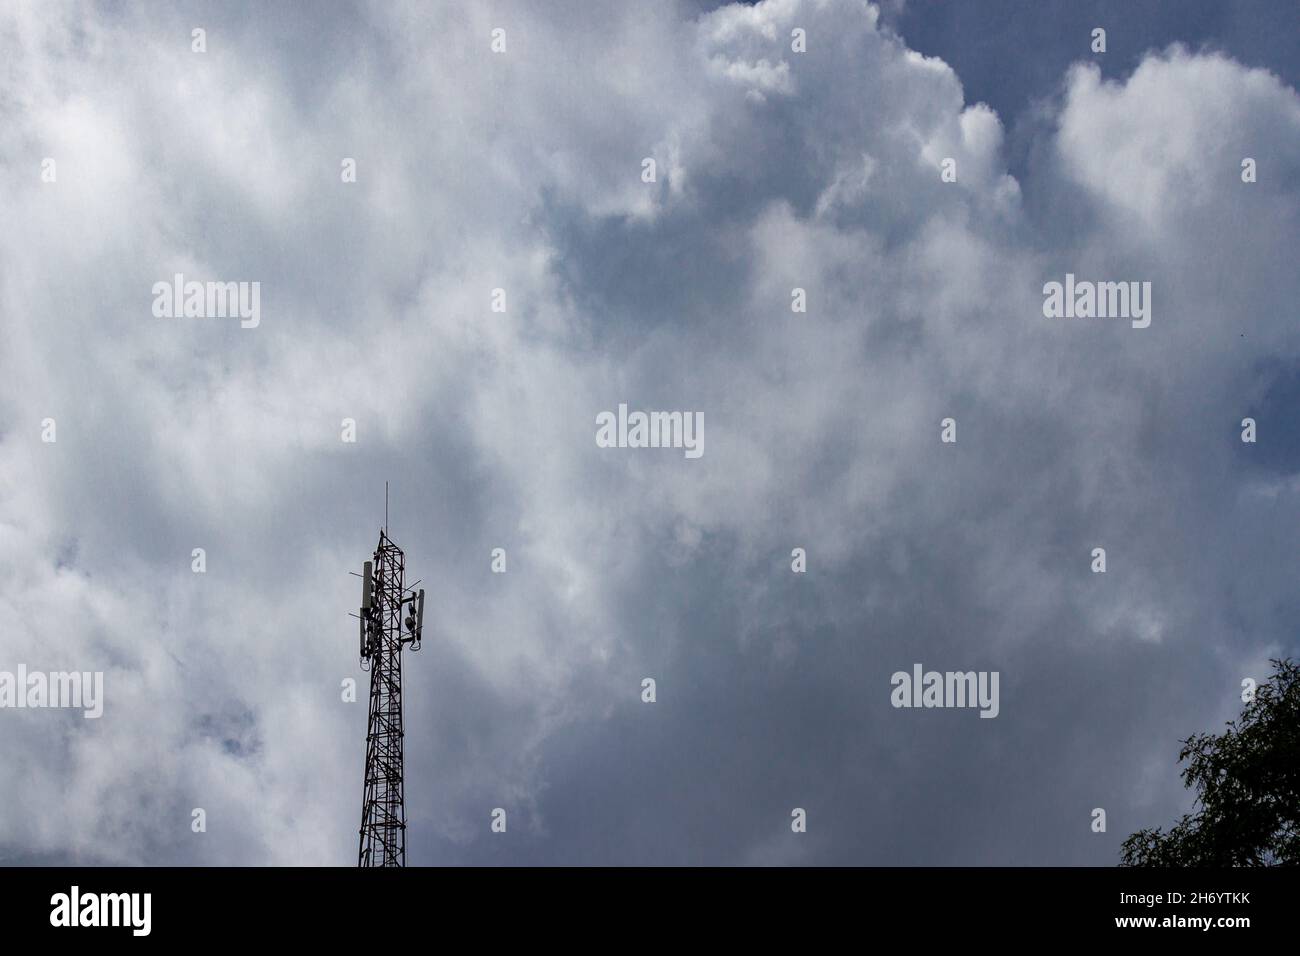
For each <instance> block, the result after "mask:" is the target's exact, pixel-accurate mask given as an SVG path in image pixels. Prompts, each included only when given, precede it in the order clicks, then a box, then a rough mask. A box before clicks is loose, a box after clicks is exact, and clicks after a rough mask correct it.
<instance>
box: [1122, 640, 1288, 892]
mask: <svg viewBox="0 0 1300 956" xmlns="http://www.w3.org/2000/svg"><path fill="white" fill-rule="evenodd" d="M1271 663H1272V664H1273V668H1274V671H1273V675H1272V676H1271V677H1270V678H1269V679H1268V680H1267V681H1266V682H1265V683H1263V684H1261V685H1260V686H1259V687H1257V688H1256V690H1255V697H1254V699H1253V700H1252V701H1250V702H1249V703H1247V704H1246V706H1245V707H1244V708H1243V710H1242V713H1241V717H1240V718H1239V719H1238V720H1236V721H1231V722H1229V723H1228V725H1227V729H1226V730H1225V731H1224V732H1223V733H1222V734H1218V735H1213V734H1196V735H1194V736H1192V737H1189V738H1188V739H1187V740H1185V741H1183V749H1182V751H1181V752H1180V753H1179V754H1178V761H1179V763H1185V764H1186V766H1185V767H1184V768H1183V774H1182V776H1183V784H1184V786H1186V787H1187V788H1188V789H1192V788H1195V790H1196V803H1195V809H1194V812H1193V813H1190V814H1187V815H1184V816H1183V818H1182V819H1181V820H1179V821H1178V822H1177V823H1176V824H1174V825H1173V826H1172V827H1170V828H1169V830H1168V831H1162V830H1159V829H1156V830H1139V831H1138V832H1137V833H1134V834H1133V835H1132V836H1130V837H1129V838H1128V839H1127V840H1125V841H1124V845H1123V847H1122V848H1121V850H1120V854H1121V862H1122V865H1124V866H1171V867H1185V866H1296V865H1300V664H1297V663H1296V662H1295V661H1292V660H1274V661H1272V662H1271Z"/></svg>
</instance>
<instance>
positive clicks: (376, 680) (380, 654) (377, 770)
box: [357, 490, 424, 866]
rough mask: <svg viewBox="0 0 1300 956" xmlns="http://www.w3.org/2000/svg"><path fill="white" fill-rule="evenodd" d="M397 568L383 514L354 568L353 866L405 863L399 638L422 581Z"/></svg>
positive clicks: (402, 562)
mask: <svg viewBox="0 0 1300 956" xmlns="http://www.w3.org/2000/svg"><path fill="white" fill-rule="evenodd" d="M385 498H387V491H386V490H385ZM386 510H387V501H385V511H386ZM405 575H406V556H405V555H404V554H403V553H402V549H401V548H399V547H398V546H397V545H396V544H394V543H393V540H392V539H391V538H389V537H388V521H387V515H385V519H384V527H383V529H381V530H380V532H379V546H378V547H377V548H375V554H374V558H373V560H372V561H367V562H365V564H364V565H362V573H361V578H362V585H361V613H360V615H359V617H360V619H361V627H360V631H361V669H362V670H366V669H367V668H369V670H370V717H369V722H368V723H367V727H366V782H365V790H364V794H363V797H362V805H361V842H360V845H359V847H358V849H357V866H405V865H406V803H405V799H404V795H403V782H404V778H403V771H402V646H403V645H405V644H410V645H411V650H413V651H418V650H419V649H420V637H421V634H422V632H423V628H424V589H423V588H421V589H420V590H419V591H415V590H413V589H408V588H407V587H406V580H405ZM419 583H420V582H418V581H417V582H416V584H419Z"/></svg>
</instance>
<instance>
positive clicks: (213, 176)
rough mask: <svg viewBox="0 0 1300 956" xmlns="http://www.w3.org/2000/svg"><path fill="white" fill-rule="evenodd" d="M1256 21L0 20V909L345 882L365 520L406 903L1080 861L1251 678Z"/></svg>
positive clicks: (906, 10)
mask: <svg viewBox="0 0 1300 956" xmlns="http://www.w3.org/2000/svg"><path fill="white" fill-rule="evenodd" d="M1298 21H1300V13H1298V12H1297V8H1296V7H1295V5H1294V4H1290V3H1283V2H1277V3H1272V2H1251V0H1245V2H1242V3H1238V4H1217V3H1216V4H1211V3H1202V2H1188V3H1180V4H1171V3H1155V2H1152V3H1097V4H1088V3H1070V4H1065V3H1010V2H990V3H987V4H983V3H982V4H955V5H947V4H938V3H933V2H919V0H909V2H897V0H890V2H887V3H885V5H884V6H883V8H878V7H876V6H874V5H872V4H869V3H867V2H865V0H766V2H763V3H759V4H756V5H752V6H739V5H730V6H720V5H716V4H711V3H690V2H685V0H681V2H664V3H655V4H642V3H631V2H628V3H611V4H598V5H593V4H587V3H580V2H576V0H574V2H555V3H546V4H537V3H531V4H530V3H507V2H488V3H481V4H479V3H476V4H470V5H466V4H446V3H403V2H375V3H364V2H357V3H352V2H346V3H345V2H338V3H329V4H321V5H318V7H314V8H313V13H312V15H311V16H310V17H305V16H304V15H303V14H302V12H301V8H300V7H298V6H297V5H291V4H287V3H270V4H245V3H222V4H185V3H182V4H176V5H168V6H166V7H163V6H158V5H149V6H147V7H145V8H139V7H135V6H131V5H126V4H116V3H105V4H97V5H89V4H62V3H56V2H50V3H17V4H5V5H4V7H3V8H2V9H0V333H2V334H3V342H4V347H3V348H0V572H3V573H0V620H3V622H4V624H3V627H0V671H10V672H14V671H16V670H17V668H18V667H19V665H22V666H24V667H26V668H27V669H28V670H29V671H45V672H52V671H70V670H76V671H84V672H102V673H103V682H104V684H103V686H104V710H103V715H102V717H100V718H98V719H85V718H83V716H82V713H81V711H80V710H75V709H70V708H64V709H59V708H44V709H42V708H22V709H18V708H0V766H3V767H4V772H3V773H0V863H5V864H31V863H40V864H46V863H67V864H88V865H91V864H124V865H140V864H178V865H274V864H278V865H290V864H304V865H343V866H350V865H353V864H354V863H355V859H356V846H357V830H358V826H359V824H360V815H361V786H362V771H363V762H364V748H365V733H366V710H365V708H366V705H365V698H366V690H365V687H366V685H365V680H366V677H367V675H366V674H364V673H363V672H362V671H361V670H360V669H359V667H358V662H357V659H356V653H357V645H356V625H355V621H354V620H353V619H351V618H350V617H349V616H348V615H349V613H350V612H355V611H356V608H357V605H358V603H359V598H360V594H359V587H358V585H357V579H356V578H355V577H351V576H350V575H349V572H351V571H359V570H360V568H361V564H362V562H363V561H364V560H366V559H367V558H368V557H369V556H370V553H371V551H373V549H374V547H375V545H376V541H377V537H378V531H379V528H380V526H381V525H382V523H383V507H384V498H383V496H384V483H385V482H386V481H387V482H389V483H390V488H391V504H390V515H389V528H390V532H391V534H392V536H393V538H394V539H395V540H396V542H397V543H398V544H399V545H400V546H401V547H403V548H404V549H405V552H406V565H407V568H408V571H409V573H410V577H411V578H412V579H414V578H419V579H421V581H422V584H421V586H422V587H424V588H425V589H426V591H427V602H428V603H427V606H426V615H425V639H424V642H423V646H422V648H421V650H420V651H419V652H418V653H410V652H408V654H407V656H406V659H405V667H404V677H405V684H404V687H405V719H406V738H405V755H406V811H407V817H408V830H407V855H408V862H409V863H410V864H418V865H461V864H469V865H498V864H524V865H533V864H562V865H568V864H620V865H622V864H648V865H694V864H716V865H800V864H807V865H845V864H864V865H1055V864H1070V865H1075V864H1077V865H1111V864H1114V863H1116V862H1117V861H1118V852H1119V847H1120V844H1121V843H1122V841H1123V840H1124V838H1125V836H1127V835H1128V834H1129V833H1131V832H1133V831H1135V830H1138V829H1140V828H1144V827H1151V826H1164V825H1168V824H1170V823H1172V822H1173V821H1174V820H1175V819H1176V818H1177V816H1178V815H1179V814H1181V813H1183V812H1186V811H1187V810H1188V809H1190V807H1191V803H1190V798H1189V795H1188V793H1187V792H1186V791H1185V790H1184V789H1183V788H1182V785H1181V781H1180V779H1179V773H1178V771H1179V768H1178V764H1177V753H1178V749H1179V742H1180V741H1181V740H1182V739H1183V738H1185V737H1187V736H1188V735H1190V734H1192V733H1196V732H1202V731H1205V732H1210V731H1215V730H1218V729H1221V728H1222V726H1223V724H1224V722H1225V721H1226V720H1229V719H1231V718H1232V717H1233V716H1234V715H1236V714H1237V713H1238V712H1239V710H1240V708H1241V702H1242V701H1241V694H1242V688H1243V681H1245V680H1250V679H1253V680H1256V681H1259V682H1262V681H1263V680H1264V679H1265V678H1266V677H1267V676H1268V673H1269V665H1268V660H1269V659H1270V658H1272V657H1277V656H1280V655H1294V654H1296V653H1297V637H1296V629H1295V626H1294V624H1293V622H1294V620H1295V619H1296V617H1297V612H1300V607H1298V605H1300V598H1298V597H1297V595H1296V591H1295V587H1294V582H1295V580H1296V578H1297V574H1300V555H1297V552H1296V549H1295V547H1294V536H1293V534H1292V530H1293V528H1294V527H1295V526H1296V521H1297V518H1300V429H1297V427H1296V424H1295V409H1296V407H1297V406H1296V402H1297V400H1298V399H1300V363H1298V358H1300V329H1298V328H1297V323H1296V302H1297V301H1298V300H1300V273H1298V272H1297V270H1296V268H1295V264H1296V253H1295V250H1296V248H1297V246H1298V244H1300V190H1298V189H1297V185H1296V184H1297V182H1298V181H1300V96H1298V95H1297V92H1296V85H1297V71H1298V70H1300V60H1298V56H1300V53H1298V52H1297V48H1296V46H1295V44H1294V37H1295V36H1296V35H1297V27H1298V26H1300V22H1298ZM1094 27H1102V28H1104V29H1105V30H1106V42H1107V50H1106V52H1104V53H1100V52H1093V50H1092V49H1091V47H1092V43H1093V41H1092V30H1093V28H1094ZM196 28H200V29H202V30H204V31H205V33H204V34H203V37H204V40H205V49H204V50H203V51H202V52H197V51H196V50H195V49H194V42H195V41H194V38H193V33H192V31H193V30H194V29H196ZM796 29H797V30H802V31H804V33H803V36H804V37H805V40H806V48H805V51H804V52H796V51H795V50H794V49H792V31H794V30H796ZM495 30H501V31H504V33H503V34H497V36H498V37H504V49H503V50H501V51H500V52H494V50H493V49H492V46H493V38H494V32H493V31H495ZM1288 37H1289V38H1290V39H1288ZM1247 157H1249V158H1251V159H1253V160H1254V161H1255V165H1254V168H1255V171H1256V176H1255V181H1253V182H1244V181H1243V176H1242V161H1243V159H1245V158H1247ZM646 159H652V160H654V170H655V176H654V180H653V181H652V182H647V181H646V178H645V177H646V168H647V167H646V165H645V163H644V161H645V160H646ZM47 160H52V161H53V163H52V164H50V163H48V162H47ZM349 160H351V161H352V162H353V163H354V165H355V181H348V180H349V177H348V174H347V170H348V166H347V163H348V161H349ZM945 160H953V161H954V162H953V164H952V167H951V168H952V169H953V170H954V171H955V181H953V182H947V181H944V178H943V176H942V170H943V168H944V161H945ZM177 273H180V274H182V275H184V276H185V277H186V278H187V279H190V280H198V281H214V282H216V281H221V282H241V283H250V284H251V283H253V282H256V283H258V289H259V290H260V292H259V294H260V299H259V302H260V307H259V312H258V315H257V321H256V324H255V325H253V324H251V323H250V322H241V320H240V319H239V318H238V317H230V316H225V317H218V316H209V317H199V316H189V317H186V316H185V315H183V314H181V315H177V316H171V315H166V314H164V315H159V314H158V312H159V308H158V303H157V293H156V292H155V284H157V283H160V282H161V283H163V284H167V283H170V282H171V281H172V278H173V276H174V275H175V274H177ZM1067 274H1070V275H1073V276H1076V277H1077V278H1078V279H1080V280H1081V281H1097V282H1107V281H1113V282H1120V281H1123V282H1128V281H1133V282H1138V283H1146V282H1149V283H1150V290H1151V292H1150V298H1149V300H1148V301H1149V304H1150V325H1149V326H1148V327H1146V328H1135V327H1134V326H1133V324H1132V323H1131V322H1130V321H1129V320H1128V319H1127V318H1096V317H1093V318H1062V317H1049V316H1047V315H1045V314H1044V297H1045V296H1044V285H1045V284H1046V283H1049V282H1053V281H1056V282H1064V281H1065V277H1066V275H1067ZM795 289H800V290H803V301H804V303H805V307H806V308H805V311H794V305H793V303H794V301H795V299H794V296H793V294H792V290H795ZM494 290H502V293H503V294H502V295H499V296H498V295H497V294H496V293H495V292H494ZM502 303H503V304H504V310H496V309H494V305H498V306H500V305H501V304H502ZM162 311H163V312H166V311H167V310H165V309H164V310H162ZM245 325H248V326H249V327H244V326H245ZM620 404H626V405H627V406H628V408H630V409H633V410H637V409H641V410H680V411H688V412H693V413H698V414H700V415H702V417H703V421H704V429H703V439H704V444H703V454H701V455H700V456H699V457H694V458H693V457H688V456H686V455H684V454H683V453H682V451H681V450H680V449H675V448H634V447H614V448H610V447H601V446H600V445H599V444H598V442H597V440H596V439H597V427H596V426H597V416H599V415H600V414H601V413H602V412H606V411H616V410H617V409H618V407H619V405H620ZM1247 417H1249V418H1252V419H1253V420H1254V421H1255V423H1256V439H1257V440H1256V441H1254V442H1245V441H1243V440H1242V432H1243V426H1242V421H1243V419H1245V418H1247ZM949 419H951V420H952V422H953V423H954V424H953V426H952V428H951V429H950V432H952V433H955V438H956V440H955V441H944V440H943V438H944V434H943V432H944V428H943V425H942V423H944V422H945V421H946V420H949ZM348 421H350V422H352V423H353V427H352V428H350V427H349V426H348V425H347V424H346V422H348ZM51 425H52V426H53V432H51ZM51 437H53V438H54V440H53V441H51V440H49V438H51ZM349 437H353V438H355V440H346V439H348V438H349ZM498 548H499V549H502V550H503V551H504V553H505V561H506V564H505V571H504V573H496V572H494V571H493V567H492V563H493V562H492V553H493V550H494V549H498ZM796 548H799V549H803V551H804V554H805V555H806V570H803V571H799V572H797V571H795V570H794V564H795V560H794V559H793V557H792V552H793V551H794V549H796ZM1097 548H1103V549H1104V550H1105V557H1106V569H1105V572H1104V573H1098V572H1097V571H1094V567H1096V559H1095V556H1094V549H1097ZM195 549H202V552H203V570H202V571H201V573H200V572H196V570H195V566H196V565H195V561H196V559H195V557H194V551H195ZM917 664H919V665H922V667H923V668H924V669H926V670H937V671H939V672H949V671H955V672H967V671H976V672H986V673H994V672H996V673H997V675H998V677H999V685H998V686H999V702H998V713H997V716H996V717H995V718H993V719H983V718H981V717H980V714H979V712H978V710H976V709H972V708H901V707H896V706H894V703H893V701H892V700H891V697H892V692H893V689H894V688H893V682H892V677H893V675H894V674H895V673H897V672H900V671H901V672H906V673H910V672H911V671H912V668H913V666H914V665H917ZM647 678H651V679H653V680H654V682H655V683H654V688H655V695H654V696H655V699H654V701H653V702H646V701H645V700H643V681H644V680H645V679H647ZM349 679H351V680H353V681H356V685H357V687H358V694H357V700H356V701H349V700H346V699H345V697H346V696H347V694H346V684H347V682H348V680H349ZM498 808H500V809H502V810H504V811H505V819H506V829H505V832H494V831H493V828H492V822H493V811H494V810H496V809H498ZM196 809H201V810H202V811H203V814H202V816H203V820H204V828H203V829H202V830H201V831H200V832H196V830H195V825H194V821H195V819H196V818H195V810H196ZM1098 809H1101V810H1104V811H1105V830H1104V832H1103V831H1099V830H1098V829H1097V828H1096V821H1097V819H1098V817H1097V814H1096V811H1097V810H1098ZM796 810H802V811H803V818H804V820H805V822H806V826H805V827H804V830H803V832H796V827H795V826H793V824H792V821H793V820H794V819H795V816H794V813H795V811H796Z"/></svg>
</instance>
